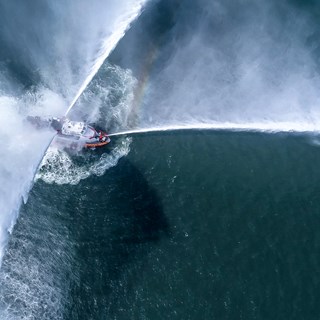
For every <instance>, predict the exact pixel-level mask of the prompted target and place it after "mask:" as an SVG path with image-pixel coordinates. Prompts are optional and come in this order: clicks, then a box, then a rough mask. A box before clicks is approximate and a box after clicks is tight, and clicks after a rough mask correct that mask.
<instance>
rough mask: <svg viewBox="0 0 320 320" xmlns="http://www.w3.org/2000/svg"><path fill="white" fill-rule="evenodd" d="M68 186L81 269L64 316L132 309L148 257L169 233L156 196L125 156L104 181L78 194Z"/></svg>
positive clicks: (81, 187)
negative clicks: (131, 301) (133, 297)
mask: <svg viewBox="0 0 320 320" xmlns="http://www.w3.org/2000/svg"><path fill="white" fill-rule="evenodd" d="M67 188H70V191H71V194H73V196H72V197H71V199H70V200H71V201H69V202H68V205H67V208H68V209H67V211H68V213H69V214H70V216H72V215H73V217H74V223H73V224H72V225H71V228H72V233H73V237H74V239H75V240H76V242H77V264H76V266H77V268H75V272H74V274H73V276H74V281H73V283H72V289H71V296H72V299H70V302H71V305H69V308H67V310H68V311H67V313H68V314H67V315H66V318H67V319H89V318H94V319H97V318H100V317H101V315H105V316H108V317H110V316H111V317H113V316H115V315H116V313H117V312H118V310H119V309H126V308H130V304H129V302H128V301H129V300H130V296H133V295H134V292H133V291H134V287H135V286H134V283H135V282H137V281H139V280H138V279H140V277H141V274H142V273H143V269H144V267H145V264H146V258H147V255H148V253H149V252H151V250H152V249H153V248H154V246H155V245H156V243H157V242H159V241H160V240H161V238H162V237H166V236H168V235H169V233H170V232H169V224H168V221H167V219H166V217H165V215H164V212H163V209H162V205H161V202H160V200H159V198H158V196H157V194H156V192H155V191H154V190H153V189H152V188H151V187H150V185H149V184H148V182H147V181H146V179H145V178H144V176H143V174H142V173H141V172H140V171H139V169H138V168H137V167H136V166H134V165H133V164H132V163H131V162H130V161H129V160H127V159H125V158H123V159H121V160H120V162H119V164H118V166H116V167H115V168H112V169H111V170H109V171H108V172H107V174H106V175H105V176H103V177H102V178H101V177H92V178H90V179H87V180H85V181H82V182H81V183H80V184H79V185H78V186H76V189H77V190H76V192H77V193H78V194H74V191H72V190H71V189H72V187H70V186H67ZM126 304H128V305H126Z"/></svg>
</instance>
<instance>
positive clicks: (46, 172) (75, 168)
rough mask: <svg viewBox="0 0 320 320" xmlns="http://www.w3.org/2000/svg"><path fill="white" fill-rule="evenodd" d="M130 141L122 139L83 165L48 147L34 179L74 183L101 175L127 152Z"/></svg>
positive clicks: (57, 182) (66, 154)
mask: <svg viewBox="0 0 320 320" xmlns="http://www.w3.org/2000/svg"><path fill="white" fill-rule="evenodd" d="M130 142H131V139H130V138H126V139H123V140H122V141H121V142H120V143H119V144H118V145H117V146H116V147H115V148H114V149H113V150H112V151H111V152H110V153H109V154H107V153H103V154H102V155H101V156H100V157H99V158H98V159H96V160H94V161H93V162H90V163H89V164H88V163H84V164H83V165H78V164H76V163H75V162H74V161H73V160H72V156H71V155H70V154H68V153H67V152H66V151H64V150H61V149H58V148H55V147H50V148H49V149H48V151H47V153H46V155H45V157H44V158H43V160H42V163H41V165H40V169H39V171H38V173H37V174H36V177H35V179H36V180H38V179H41V180H43V181H45V182H46V183H51V184H52V183H56V184H72V185H76V184H78V183H79V182H80V181H81V180H83V179H86V178H88V177H90V176H91V175H96V176H102V175H103V174H104V173H105V172H106V170H108V169H109V168H111V167H114V166H116V165H117V163H118V161H119V159H120V158H122V157H124V156H126V155H127V154H128V153H129V151H130ZM92 152H95V151H94V150H93V151H92Z"/></svg>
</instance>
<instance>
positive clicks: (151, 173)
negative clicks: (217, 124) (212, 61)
mask: <svg viewBox="0 0 320 320" xmlns="http://www.w3.org/2000/svg"><path fill="white" fill-rule="evenodd" d="M319 161H320V149H319V147H317V146H315V145H313V144H311V143H310V138H309V137H303V136H290V135H281V134H275V135H266V134H259V133H223V132H192V131H190V132H172V133H163V134H160V133H159V134H145V135H140V136H135V137H134V138H133V142H132V144H131V152H130V153H129V155H128V156H127V157H124V158H122V159H121V160H120V162H119V164H118V165H117V166H116V167H114V168H111V169H109V170H108V171H107V172H106V174H105V175H104V176H102V177H94V176H93V177H90V178H88V179H86V180H83V181H81V182H80V183H79V184H78V185H75V186H70V185H62V186H58V185H54V184H53V185H49V184H46V183H44V182H42V181H39V182H37V183H36V184H35V186H34V188H33V190H32V192H31V194H30V198H29V201H28V203H27V205H25V206H24V207H23V209H22V213H21V216H20V219H19V221H18V224H17V225H16V227H15V229H14V233H13V236H12V237H11V240H10V244H9V252H8V254H7V255H6V257H5V260H4V262H3V267H2V268H3V270H4V271H6V270H8V269H14V270H16V272H11V274H12V273H13V275H11V277H13V278H17V279H19V278H21V277H23V278H25V280H24V282H25V285H26V287H25V288H24V287H22V288H20V290H23V289H26V288H28V289H27V292H24V293H23V292H21V291H20V292H16V291H15V289H16V288H15V287H14V286H12V287H10V286H8V281H7V282H6V285H7V286H8V287H5V288H2V289H1V290H2V291H3V290H4V292H5V293H6V296H7V299H8V301H7V303H9V304H13V305H14V306H15V307H16V306H17V304H19V301H20V300H19V298H21V299H22V300H23V298H24V301H27V302H28V299H26V297H28V294H32V295H33V296H31V297H29V298H30V302H31V301H32V299H35V300H36V301H37V303H38V304H39V305H38V307H39V306H41V308H42V309H43V312H44V314H45V312H46V310H47V312H48V316H49V317H48V318H52V319H58V318H60V317H61V318H64V319H287V318H289V319H317V318H318V315H319V312H320V309H319V306H318V300H319V270H318V266H319V263H320V255H319V246H320V236H319V231H318V230H319V227H320V202H319V199H318V195H319V192H320V187H319V180H320V172H319V166H318V163H319ZM17 262H19V263H18V265H16V263H17ZM24 263H25V265H24ZM35 265H36V267H34V266H35ZM34 268H35V269H34ZM32 270H33V274H32V275H30V273H32ZM10 283H11V282H9V284H10ZM52 286H53V288H52ZM28 292H29V293H28ZM14 299H16V300H14ZM22 300H21V301H20V303H21V304H22V305H21V307H23V303H25V302H24V301H22ZM25 307H26V309H32V306H31V307H30V305H26V306H25ZM19 309H20V308H19ZM36 311H37V313H38V312H39V309H36ZM19 312H21V309H20V310H19ZM50 315H51V316H50ZM43 318H44V317H43ZM38 319H41V317H38Z"/></svg>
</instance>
